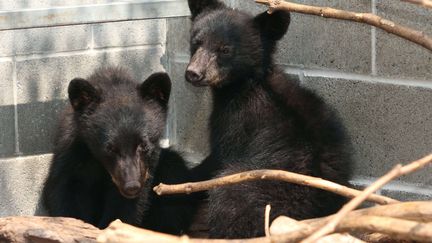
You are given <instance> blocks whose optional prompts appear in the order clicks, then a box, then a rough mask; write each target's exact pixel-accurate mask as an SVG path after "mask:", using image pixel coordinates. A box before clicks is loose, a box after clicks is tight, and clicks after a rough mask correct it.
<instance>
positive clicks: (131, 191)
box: [124, 181, 141, 196]
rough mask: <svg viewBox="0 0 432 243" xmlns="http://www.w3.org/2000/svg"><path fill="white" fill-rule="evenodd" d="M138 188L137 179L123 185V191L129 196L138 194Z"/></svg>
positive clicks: (139, 187)
mask: <svg viewBox="0 0 432 243" xmlns="http://www.w3.org/2000/svg"><path fill="white" fill-rule="evenodd" d="M140 189H141V184H140V183H139V182H138V181H131V182H127V183H126V184H125V186H124V191H125V192H126V193H127V194H128V195H130V196H134V195H136V194H138V192H139V191H140Z"/></svg>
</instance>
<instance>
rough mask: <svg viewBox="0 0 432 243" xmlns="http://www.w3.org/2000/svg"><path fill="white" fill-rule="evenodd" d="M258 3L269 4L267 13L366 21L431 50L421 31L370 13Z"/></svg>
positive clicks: (276, 0) (278, 1) (271, 0)
mask: <svg viewBox="0 0 432 243" xmlns="http://www.w3.org/2000/svg"><path fill="white" fill-rule="evenodd" d="M255 2H257V3H260V4H265V5H268V6H269V13H272V12H273V11H275V10H288V11H291V12H297V13H303V14H310V15H317V16H321V17H324V18H334V19H343V20H348V21H354V22H359V23H366V24H369V25H372V26H375V27H377V28H380V29H382V30H385V31H387V32H389V33H392V34H394V35H397V36H399V37H402V38H404V39H406V40H409V41H411V42H414V43H416V44H418V45H421V46H423V47H424V48H426V49H428V50H429V51H432V38H431V37H429V36H427V35H426V34H425V33H423V32H422V31H417V30H413V29H410V28H408V27H404V26H401V25H399V24H396V23H394V22H393V21H390V20H388V19H384V18H382V17H379V16H377V15H375V14H372V13H357V12H351V11H344V10H340V9H335V8H329V7H316V6H309V5H304V4H298V3H291V2H286V1H283V0H255Z"/></svg>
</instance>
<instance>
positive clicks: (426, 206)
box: [272, 201, 432, 242]
mask: <svg viewBox="0 0 432 243" xmlns="http://www.w3.org/2000/svg"><path fill="white" fill-rule="evenodd" d="M431 206H432V201H428V202H403V203H396V204H390V205H383V206H375V207H371V208H366V209H360V210H356V211H352V212H349V213H348V215H347V216H346V217H345V218H344V219H343V220H342V221H341V222H340V224H339V225H338V226H337V228H336V231H337V232H350V231H351V232H352V231H355V229H354V228H353V229H351V228H349V227H347V226H346V224H351V222H354V221H357V220H358V219H359V218H361V217H367V216H375V217H384V218H389V217H392V218H395V219H403V220H406V221H408V220H415V221H417V220H418V221H421V222H432V208H431ZM333 216H334V215H331V216H328V217H324V218H318V219H308V220H303V221H300V222H299V224H297V228H295V229H294V230H292V231H291V232H290V233H286V234H283V235H272V240H273V242H298V241H300V240H302V239H304V238H305V237H307V236H309V235H311V234H313V233H314V232H316V231H317V230H319V229H320V228H321V227H324V226H325V225H326V224H327V222H328V221H329V219H331V218H332V217H333ZM363 223H364V224H367V223H368V222H367V221H365V222H363ZM363 223H362V224H363ZM428 225H429V224H428ZM355 227H357V229H361V228H363V231H366V232H373V233H375V232H377V231H375V230H369V229H367V228H365V226H362V227H360V226H359V225H357V226H355ZM383 233H384V232H383ZM409 237H412V236H409V235H408V236H406V238H408V239H410V238H409Z"/></svg>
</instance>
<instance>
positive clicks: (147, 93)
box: [139, 72, 171, 106]
mask: <svg viewBox="0 0 432 243" xmlns="http://www.w3.org/2000/svg"><path fill="white" fill-rule="evenodd" d="M139 92H140V95H141V97H142V98H143V99H152V100H156V101H158V102H159V103H160V104H162V105H164V106H166V105H168V100H169V96H170V93H171V79H170V77H169V76H168V74H167V73H164V72H159V73H153V74H152V75H150V77H148V78H147V79H146V80H145V81H144V82H143V83H142V84H141V85H140V86H139Z"/></svg>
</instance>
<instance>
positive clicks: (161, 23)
mask: <svg viewBox="0 0 432 243" xmlns="http://www.w3.org/2000/svg"><path fill="white" fill-rule="evenodd" d="M93 36H94V47H95V48H101V47H113V46H137V45H151V44H165V43H166V20H165V19H150V20H138V21H124V22H113V23H103V24H96V25H93Z"/></svg>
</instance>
